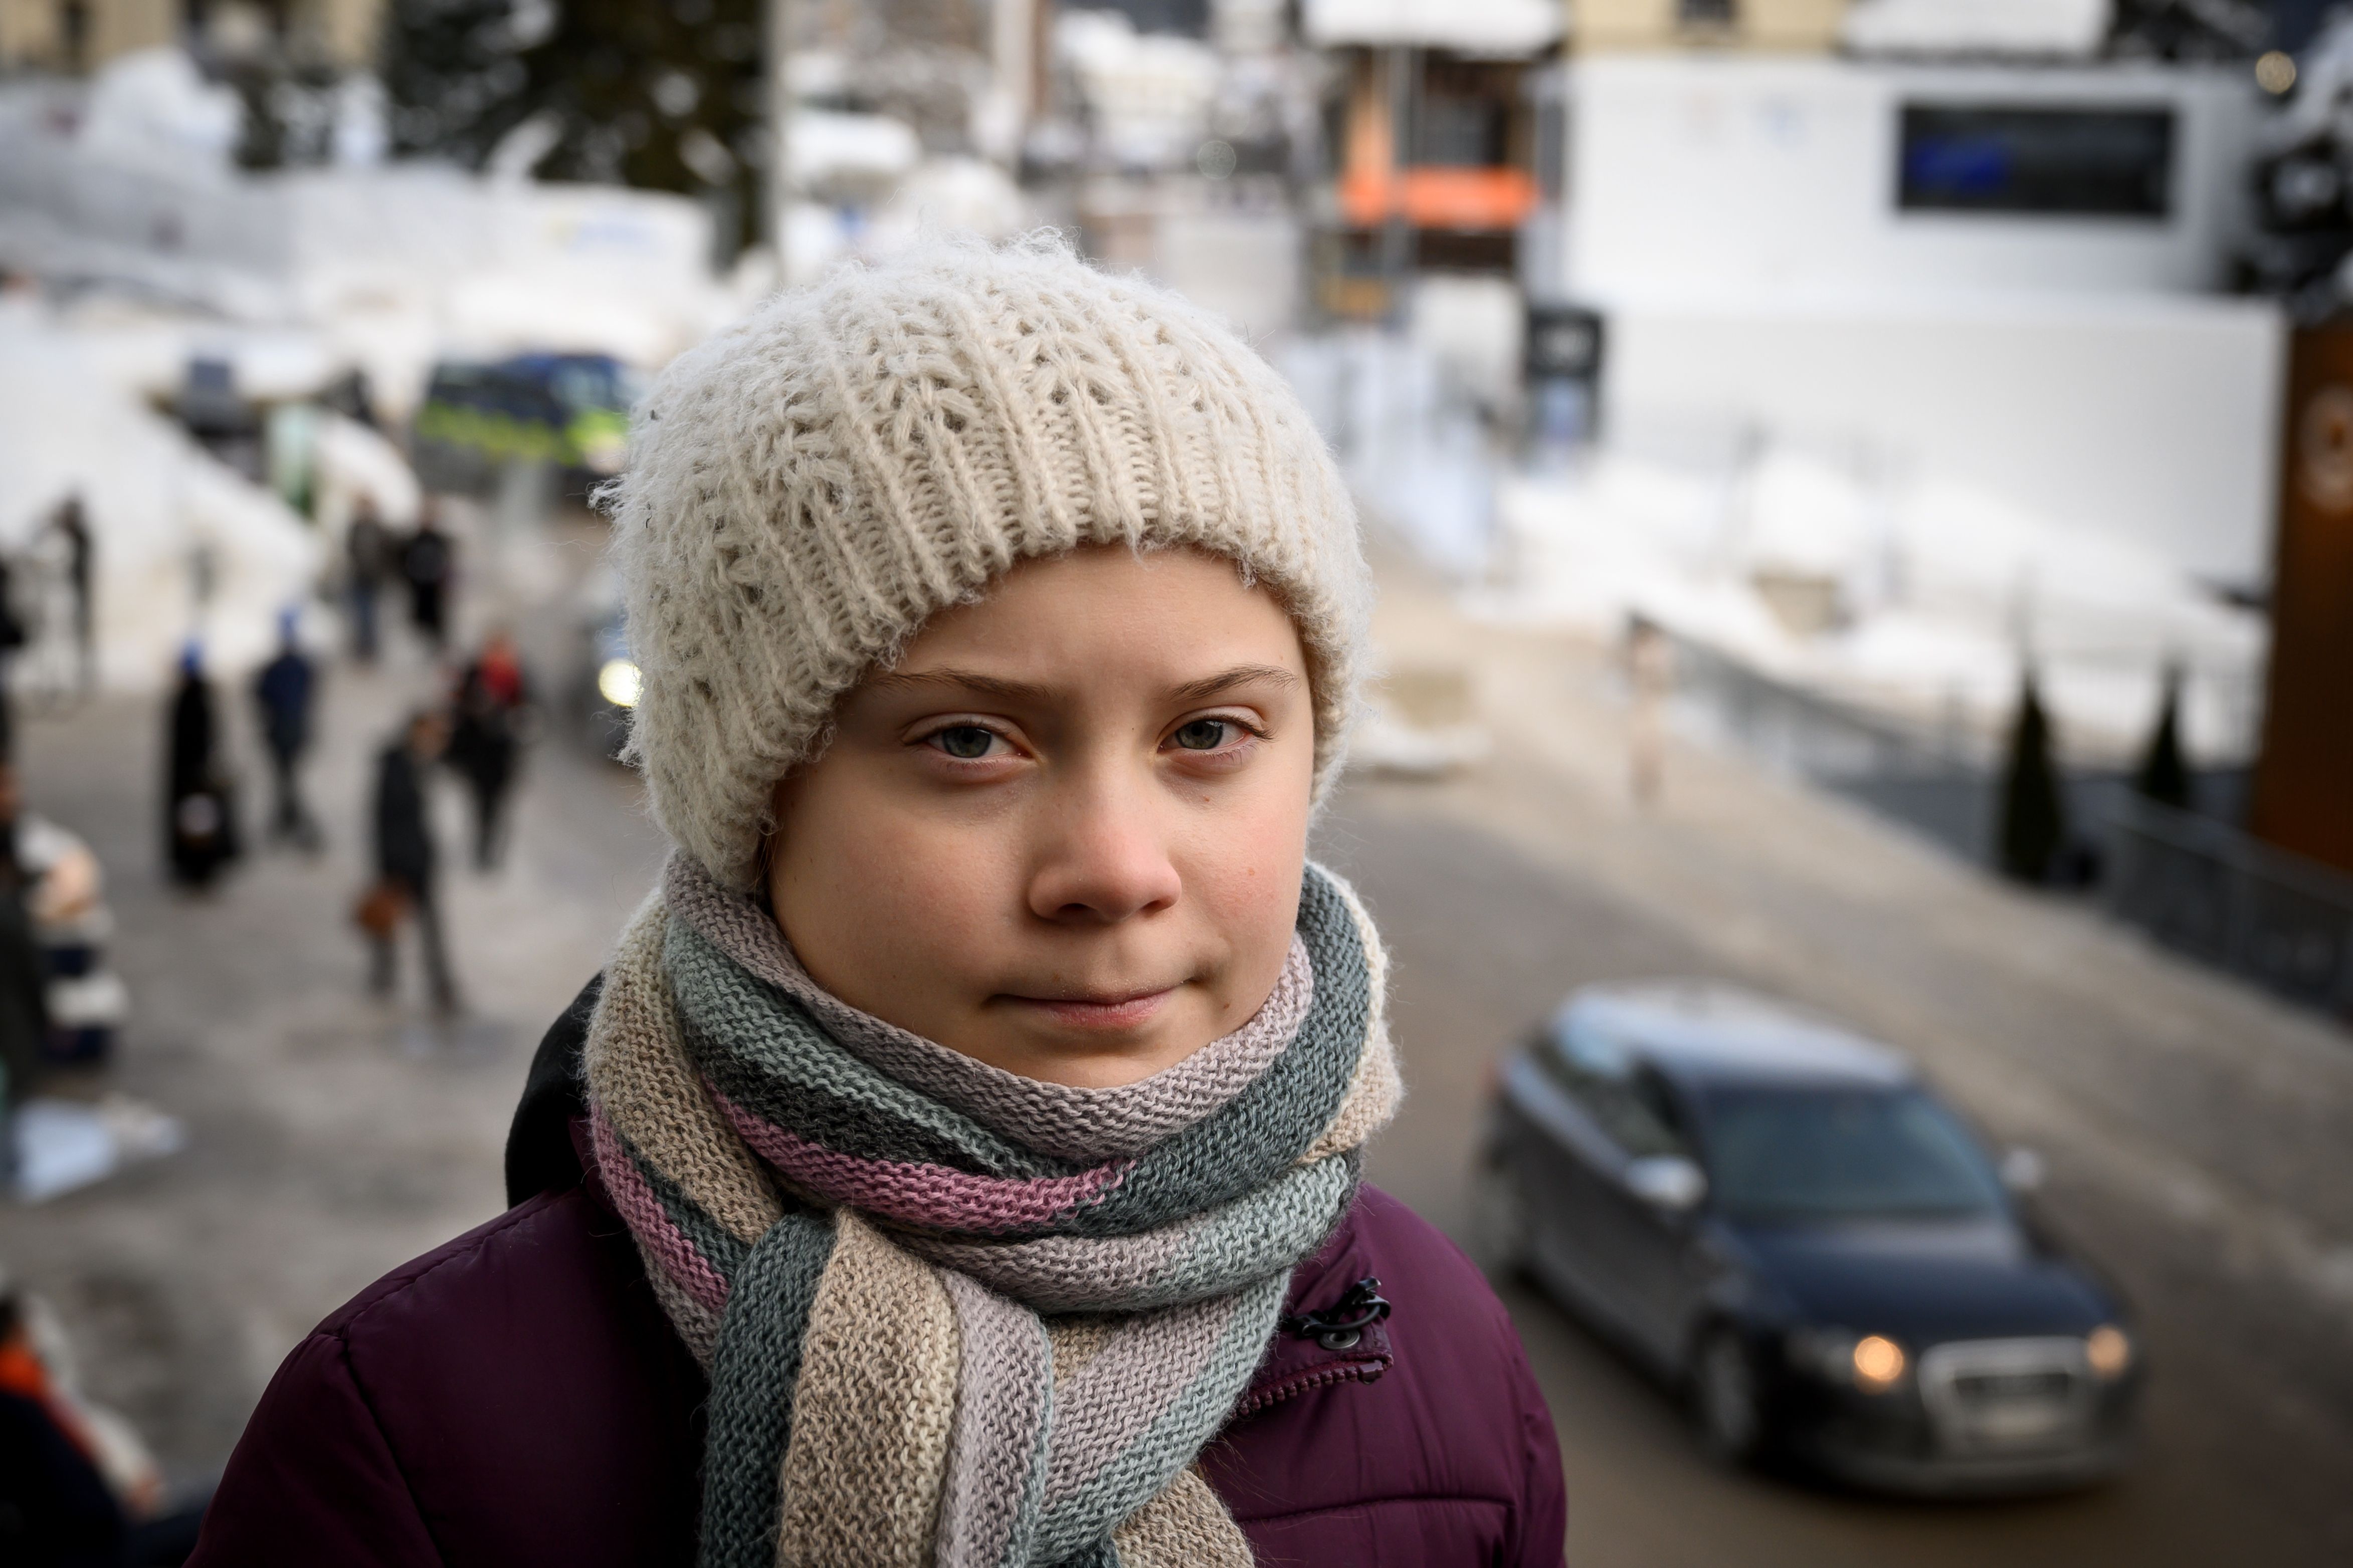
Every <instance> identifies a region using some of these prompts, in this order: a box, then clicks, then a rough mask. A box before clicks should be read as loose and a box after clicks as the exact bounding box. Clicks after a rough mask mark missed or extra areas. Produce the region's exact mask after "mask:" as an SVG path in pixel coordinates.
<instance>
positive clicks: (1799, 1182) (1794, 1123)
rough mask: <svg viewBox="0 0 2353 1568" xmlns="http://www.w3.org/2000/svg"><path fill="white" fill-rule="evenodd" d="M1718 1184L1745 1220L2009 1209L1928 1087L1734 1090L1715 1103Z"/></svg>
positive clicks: (1711, 1124)
mask: <svg viewBox="0 0 2353 1568" xmlns="http://www.w3.org/2000/svg"><path fill="white" fill-rule="evenodd" d="M1706 1123H1707V1130H1706V1143H1707V1163H1708V1166H1709V1170H1708V1177H1709V1182H1710V1184H1711V1186H1712V1187H1713V1188H1714V1191H1715V1198H1716V1202H1717V1205H1718V1206H1719V1207H1721V1208H1722V1210H1723V1211H1724V1212H1725V1214H1727V1215H1731V1216H1733V1217H1734V1218H1737V1219H1758V1220H1792V1219H1796V1220H1804V1219H1859V1218H1867V1217H1872V1216H1894V1215H1943V1216H1959V1215H1981V1214H1986V1213H1989V1212H1991V1211H1992V1210H1994V1209H1995V1208H1997V1207H1999V1206H2000V1202H2001V1188H2000V1183H1999V1182H1998V1181H1997V1180H1996V1179H1995V1177H1994V1174H1993V1173H1992V1172H1991V1171H1990V1170H1989V1168H1988V1167H1987V1164H1986V1161H1985V1157H1984V1156H1983V1155H1982V1154H1981V1153H1979V1152H1978V1146H1977V1143H1976V1141H1975V1140H1974V1139H1972V1138H1971V1137H1970V1136H1969V1134H1968V1131H1967V1130H1965V1129H1964V1128H1963V1127H1962V1126H1961V1124H1960V1123H1959V1122H1958V1121H1956V1120H1955V1119H1954V1117H1953V1115H1952V1113H1951V1112H1950V1111H1947V1110H1945V1109H1944V1107H1942V1106H1940V1105H1938V1104H1937V1103H1936V1101H1935V1100H1931V1099H1930V1098H1929V1097H1928V1096H1927V1095H1926V1094H1924V1093H1921V1092H1920V1091H1919V1090H1917V1089H1903V1090H1887V1089H1728V1090H1719V1091H1717V1092H1715V1093H1713V1094H1711V1095H1710V1096H1709V1097H1708V1103H1707V1111H1706Z"/></svg>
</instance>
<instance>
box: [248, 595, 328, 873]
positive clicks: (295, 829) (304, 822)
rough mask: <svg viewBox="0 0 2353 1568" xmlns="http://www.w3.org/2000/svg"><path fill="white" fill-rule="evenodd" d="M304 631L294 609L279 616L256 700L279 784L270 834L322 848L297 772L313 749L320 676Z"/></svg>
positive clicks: (255, 690) (256, 685) (257, 684)
mask: <svg viewBox="0 0 2353 1568" xmlns="http://www.w3.org/2000/svg"><path fill="white" fill-rule="evenodd" d="M299 628H300V620H299V618H298V616H297V615H296V613H295V612H294V611H292V610H288V611H287V612H285V614H283V615H282V616H280V617H279V619H278V639H279V640H278V657H277V658H273V659H271V660H270V661H269V663H268V664H265V665H263V666H262V667H261V673H260V674H259V675H258V676H256V677H255V678H254V682H253V699H254V702H255V704H256V705H257V706H258V707H259V709H260V710H261V738H262V740H263V741H264V742H266V743H267V744H268V745H269V763H270V772H271V776H272V777H273V779H274V780H275V782H276V784H277V786H278V801H277V810H276V811H275V813H274V814H273V815H272V816H271V818H270V825H269V830H270V834H271V836H272V837H276V838H280V839H285V840H290V841H291V842H293V843H295V844H298V845H300V846H301V847H303V848H305V849H316V848H317V847H319V830H318V827H317V826H316V825H315V824H313V823H312V822H311V814H310V813H309V812H308V811H307V810H305V809H304V808H303V805H302V792H301V778H300V776H299V774H298V772H297V769H298V767H299V765H300V764H301V760H302V753H303V752H306V751H308V750H310V747H311V699H312V693H313V689H314V688H315V687H316V685H317V675H316V670H315V667H314V666H313V665H312V664H311V658H310V656H309V655H308V654H306V653H304V652H303V651H302V647H301V642H300V641H299V640H298V638H297V636H296V634H297V632H298V630H299Z"/></svg>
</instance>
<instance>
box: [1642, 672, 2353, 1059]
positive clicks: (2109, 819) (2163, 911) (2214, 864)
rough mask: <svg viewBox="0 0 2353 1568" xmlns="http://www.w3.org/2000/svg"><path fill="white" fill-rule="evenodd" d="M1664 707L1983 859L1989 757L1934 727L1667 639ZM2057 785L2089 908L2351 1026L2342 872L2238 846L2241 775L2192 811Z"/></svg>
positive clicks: (2113, 786) (1992, 767) (2120, 784)
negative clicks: (1668, 691) (2095, 898)
mask: <svg viewBox="0 0 2353 1568" xmlns="http://www.w3.org/2000/svg"><path fill="white" fill-rule="evenodd" d="M1675 654H1676V670H1677V702H1678V704H1679V708H1680V710H1681V711H1682V712H1683V714H1685V715H1686V716H1688V717H1689V718H1691V719H1694V720H1695V721H1697V722H1698V724H1699V726H1700V727H1701V728H1702V729H1704V731H1707V732H1709V733H1710V734H1711V735H1713V736H1714V737H1715V738H1718V739H1720V740H1722V741H1724V742H1728V743H1730V744H1732V745H1735V746H1737V747H1738V748H1740V749H1741V750H1742V751H1745V752H1748V753H1750V754H1751V755H1754V756H1757V757H1759V758H1761V759H1763V760H1764V761H1766V762H1767V763H1769V764H1771V765H1773V766H1775V767H1778V768H1780V769H1782V770H1784V771H1786V772H1788V773H1795V774H1797V775H1799V777H1802V778H1805V779H1807V780H1809V781H1810V782H1811V783H1813V784H1817V785H1820V787H1822V788H1825V789H1828V790H1830V791H1831V792H1833V793H1835V794H1838V795H1844V796H1846V797H1847V798H1849V799H1852V800H1854V801H1856V802H1858V803H1860V804H1861V805H1864V806H1866V807H1868V808H1869V809H1871V810H1872V811H1874V812H1876V813H1878V814H1879V815H1881V816H1883V817H1886V818H1887V819H1889V820H1890V821H1893V822H1894V823H1896V824H1898V825H1900V826H1903V827H1905V828H1906V829H1908V830H1909V831H1911V832H1913V833H1915V834H1918V835H1920V836H1922V837H1926V838H1928V839H1930V840H1931V841H1933V842H1935V843H1937V844H1940V845H1942V846H1943V847H1945V848H1947V850H1949V851H1950V852H1952V853H1953V854H1955V855H1957V856H1958V857H1959V858H1962V859H1964V860H1967V861H1968V862H1970V863H1971V864H1973V865H1978V866H1985V865H1988V864H1989V863H1990V861H1991V859H1992V853H1993V835H1994V832H1995V830H1996V829H1995V815H1996V798H1995V797H1996V795H1997V794H1998V792H1999V790H2000V758H1999V757H1998V756H1994V755H1991V754H1989V753H1988V752H1987V751H1986V750H1985V748H1984V745H1983V742H1982V740H1981V739H1978V738H1975V737H1970V736H1968V735H1966V734H1963V733H1961V732H1960V731H1958V730H1957V728H1956V729H1954V730H1952V731H1947V732H1943V733H1939V732H1936V731H1932V730H1930V729H1929V728H1928V727H1926V726H1921V725H1916V724H1915V725H1907V724H1905V723H1904V722H1902V721H1898V720H1894V719H1892V718H1890V717H1887V716H1885V715H1882V714H1877V713H1865V712H1862V711H1859V710H1855V709H1853V708H1852V707H1849V706H1847V705H1845V704H1843V703H1841V702H1839V701H1837V700H1835V699H1831V698H1827V697H1824V696H1821V695H1820V694H1818V693H1815V692H1810V691H1806V690H1802V689H1798V688H1795V687H1792V686H1790V685H1788V684H1787V683H1786V682H1783V681H1780V680H1777V679H1774V678H1773V677H1771V676H1768V675H1766V674H1763V673H1761V672H1760V671H1757V670H1756V669H1753V668H1749V667H1748V666H1746V665H1744V664H1742V663H1740V662H1739V661H1738V660H1737V659H1735V658H1730V657H1728V656H1726V655H1725V654H1723V653H1720V652H1718V651H1716V650H1715V649H1712V648H1708V647H1703V646H1701V645H1698V644H1694V643H1692V642H1689V641H1684V640H1681V639H1678V642H1677V645H1676V648H1675ZM2063 782H2064V786H2065V790H2066V803H2067V811H2068V816H2069V819H2070V820H2071V821H2073V823H2075V824H2076V825H2077V832H2078V833H2079V835H2081V836H2082V837H2085V838H2087V839H2093V840H2096V841H2097V842H2098V845H2099V847H2100V849H2101V851H2102V854H2101V856H2100V860H2101V862H2102V863H2101V864H2100V866H2099V867H2098V884H2099V889H2100V898H2101V901H2102V902H2103V904H2104V905H2105V908H2106V910H2107V911H2108V913H2109V914H2110V915H2111V916H2112V917H2114V918H2115V919H2116V920H2119V921H2124V922H2126V923H2127V924H2130V925H2135V926H2138V927H2140V928H2141V929H2142V930H2144V931H2147V932H2148V933H2149V934H2150V935H2151V936H2152V937H2154V938H2155V939H2156V940H2157V941H2158V942H2160V943H2162V944H2163V945H2165V946H2166V947H2168V948H2170V949H2172V950H2173V951H2175V952H2179V953H2181V954H2183V955H2184V956H2186V957H2189V958H2194V959H2197V960H2199V961H2200V962H2201V963H2210V964H2212V965H2213V966H2215V967H2216V968H2219V969H2221V970H2224V971H2226V972H2228V973H2232V974H2235V975H2238V976H2240V977H2241V978H2242V979H2244V980H2247V981H2249V982H2251V983H2253V984H2257V985H2260V986H2262V987H2263V988H2264V989H2266V990H2268V991H2271V992H2273V993H2274V994H2278V995H2281V996H2284V997H2286V998H2288V999H2289V1000H2291V1001H2295V1002H2298V1003H2301V1004H2303V1005H2307V1006H2312V1007H2316V1008H2319V1009H2321V1010H2322V1011H2324V1012H2327V1013H2331V1014H2334V1015H2336V1016H2338V1017H2340V1018H2345V1019H2348V1021H2353V877H2347V876H2343V875H2340V874H2338V873H2337V872H2336V871H2333V870H2331V869H2330V868H2327V867H2325V866H2322V865H2319V864H2317V863H2316V862H2314V861H2310V860H2307V859H2305V858H2303V857H2301V856H2297V855H2292V854H2289V853H2287V852H2285V851H2284V850H2279V849H2275V848H2273V847H2271V846H2269V845H2266V844H2263V843H2262V842H2260V841H2258V840H2256V839H2254V838H2252V837H2248V835H2247V834H2246V833H2244V832H2243V831H2242V830H2241V829H2240V828H2238V827H2237V826H2234V825H2233V823H2232V821H2230V820H2225V817H2226V816H2235V815H2236V808H2237V806H2238V805H2239V804H2240V803H2241V802H2242V801H2243V799H2244V795H2245V791H2246V785H2247V782H2248V781H2247V778H2246V775H2245V773H2244V771H2243V770H2228V769H2226V770H2216V771H2211V772H2208V773H2202V774H2200V777H2199V781H2198V782H2199V783H2200V786H2201V793H2202V795H2204V797H2205V801H2206V804H2207V805H2208V808H2209V810H2210V811H2211V812H2213V813H2215V815H2205V816H2201V815H2199V814H2196V813H2192V812H2187V811H2178V810H2175V809H2173V808H2172V807H2170V806H2166V805H2158V803H2157V802H2155V801H2151V800H2149V799H2147V797H2145V796H2143V795H2140V794H2139V793H2137V791H2136V790H2135V789H2134V787H2133V784H2132V780H2131V778H2130V776H2129V775H2128V774H2127V773H2124V772H2121V771H2105V772H2093V773H2075V774H2072V775H2071V776H2069V777H2068V778H2067V779H2066V780H2065V781H2063Z"/></svg>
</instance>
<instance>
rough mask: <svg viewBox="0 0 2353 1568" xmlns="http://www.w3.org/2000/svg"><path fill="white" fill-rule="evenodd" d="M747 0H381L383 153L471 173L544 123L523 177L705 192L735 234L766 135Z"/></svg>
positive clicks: (745, 228) (754, 18)
mask: <svg viewBox="0 0 2353 1568" xmlns="http://www.w3.org/2000/svg"><path fill="white" fill-rule="evenodd" d="M760 24H761V5H760V0H536V3H533V0H522V3H517V0H391V8H390V12H389V14H388V16H387V19H386V26H387V28H388V29H389V36H388V37H387V39H386V45H385V89H386V93H387V96H388V97H389V98H390V99H391V100H392V105H393V145H394V148H395V150H396V152H397V153H403V154H407V155H412V156H414V155H424V156H430V157H439V158H447V159H449V160H451V161H452V162H455V163H459V164H460V165H461V166H463V167H466V168H470V169H479V168H480V167H481V166H482V164H483V163H484V161H485V160H487V159H488V158H489V157H490V155H491V151H492V150H493V149H494V148H496V147H497V146H498V144H499V142H500V141H501V138H503V137H505V136H506V135H507V134H508V132H512V131H513V130H514V129H515V128H516V127H517V126H519V125H522V123H523V122H524V121H528V120H532V119H534V118H536V117H544V119H545V121H546V122H547V123H548V124H549V126H550V128H551V130H552V131H553V132H554V144H553V145H552V146H551V147H550V148H549V150H548V152H547V153H546V154H545V155H544V156H543V157H542V158H541V159H540V160H539V161H538V163H537V164H536V165H535V167H534V169H533V173H535V174H541V175H543V176H546V177H548V178H551V179H559V180H593V181H600V182H610V183H619V184H629V185H635V186H638V187H639V188H641V189H648V190H661V191H677V192H681V193H682V194H685V195H701V196H706V197H709V196H714V195H715V196H717V197H718V198H719V199H720V202H721V205H723V207H725V208H728V209H732V211H733V217H734V222H735V224H736V227H737V234H738V237H739V238H744V239H748V238H749V237H751V235H752V233H753V226H754V223H755V221H756V216H757V213H758V199H757V198H758V189H757V182H758V179H759V168H758V165H759V163H760V161H761V158H762V155H763V153H764V152H765V145H766V138H765V133H764V130H763V127H764V125H765V100H766V94H765V87H764V85H763V82H762V78H761V60H760V37H761V35H760Z"/></svg>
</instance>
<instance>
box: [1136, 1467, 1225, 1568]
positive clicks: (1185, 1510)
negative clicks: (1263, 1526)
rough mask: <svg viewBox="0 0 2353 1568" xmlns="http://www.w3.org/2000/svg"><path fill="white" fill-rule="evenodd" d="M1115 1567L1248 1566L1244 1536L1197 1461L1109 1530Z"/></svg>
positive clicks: (1203, 1567)
mask: <svg viewBox="0 0 2353 1568" xmlns="http://www.w3.org/2000/svg"><path fill="white" fill-rule="evenodd" d="M1111 1539H1112V1544H1113V1546H1116V1547H1117V1548H1118V1549H1119V1568H1250V1563H1251V1558H1250V1538H1249V1537H1247V1536H1245V1535H1244V1534H1242V1530H1241V1526H1240V1525H1238V1524H1236V1523H1235V1522H1234V1516H1233V1515H1231V1514H1229V1513H1228V1512H1227V1511H1226V1505H1225V1503H1224V1502H1223V1501H1222V1500H1219V1496H1218V1494H1217V1492H1216V1491H1215V1490H1214V1489H1212V1488H1211V1487H1210V1485H1209V1483H1208V1479H1206V1478H1204V1477H1203V1476H1202V1474H1201V1467H1200V1465H1199V1464H1198V1462H1197V1463H1194V1464H1190V1465H1187V1466H1186V1467H1185V1468H1183V1469H1182V1470H1179V1471H1178V1472H1177V1473H1176V1479H1175V1480H1173V1481H1170V1482H1169V1483H1168V1484H1167V1485H1166V1486H1165V1487H1163V1488H1161V1489H1160V1495H1159V1496H1157V1497H1155V1498H1154V1499H1153V1500H1151V1501H1150V1502H1148V1503H1145V1505H1144V1506H1143V1507H1142V1508H1140V1509H1137V1510H1135V1511H1134V1513H1131V1514H1129V1515H1128V1516H1127V1518H1126V1519H1125V1520H1124V1521H1122V1522H1121V1524H1120V1527H1119V1528H1118V1529H1117V1530H1115V1531H1113V1532H1112V1538H1111Z"/></svg>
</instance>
